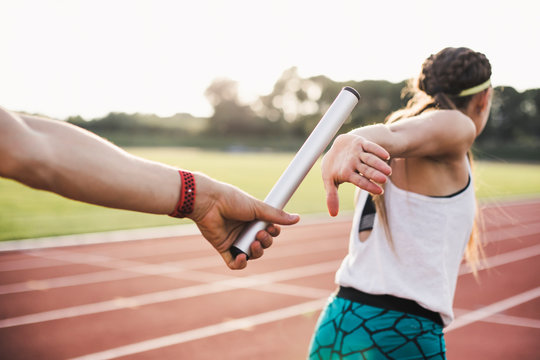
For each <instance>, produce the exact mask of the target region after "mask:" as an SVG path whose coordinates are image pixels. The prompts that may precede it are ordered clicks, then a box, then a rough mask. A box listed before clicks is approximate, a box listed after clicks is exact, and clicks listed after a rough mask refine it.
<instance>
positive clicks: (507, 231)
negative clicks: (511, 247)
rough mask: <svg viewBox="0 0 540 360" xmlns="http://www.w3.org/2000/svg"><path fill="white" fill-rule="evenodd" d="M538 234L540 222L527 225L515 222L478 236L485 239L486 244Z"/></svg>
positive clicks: (539, 232)
mask: <svg viewBox="0 0 540 360" xmlns="http://www.w3.org/2000/svg"><path fill="white" fill-rule="evenodd" d="M538 234H540V222H535V223H532V224H527V225H523V224H516V225H514V226H512V227H509V228H504V229H492V230H488V231H486V232H484V233H481V234H480V236H481V237H483V238H485V239H486V244H489V243H494V242H499V241H505V240H515V239H518V238H522V237H525V236H532V235H538Z"/></svg>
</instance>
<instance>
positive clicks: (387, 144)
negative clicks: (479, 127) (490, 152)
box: [322, 110, 476, 216]
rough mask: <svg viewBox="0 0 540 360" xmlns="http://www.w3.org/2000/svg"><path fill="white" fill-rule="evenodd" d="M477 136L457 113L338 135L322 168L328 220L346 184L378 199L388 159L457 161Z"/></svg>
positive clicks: (442, 112) (387, 171)
mask: <svg viewBox="0 0 540 360" xmlns="http://www.w3.org/2000/svg"><path fill="white" fill-rule="evenodd" d="M475 136H476V128H475V126H474V123H473V121H472V120H471V119H470V118H469V117H467V116H466V115H464V114H463V113H461V112H460V111H457V110H439V111H433V112H429V113H425V114H421V115H419V116H415V117H412V118H408V119H403V120H399V121H397V122H395V123H391V124H377V125H370V126H365V127H361V128H358V129H356V130H353V131H351V132H350V133H348V134H344V135H340V136H338V137H337V138H336V140H335V141H334V143H333V145H332V147H331V149H330V151H328V153H327V154H326V155H325V156H324V158H323V163H322V174H323V182H324V186H325V190H326V194H327V206H328V210H329V212H330V214H331V215H332V216H335V215H337V213H338V211H339V198H338V194H337V189H338V187H339V184H342V183H344V182H350V183H352V184H354V185H356V186H358V187H359V188H361V189H364V190H366V191H369V192H371V193H373V194H381V193H382V192H383V188H382V186H381V184H384V183H385V182H386V180H387V176H389V175H390V174H391V168H390V166H389V165H388V164H387V163H386V161H387V160H389V159H390V157H393V158H399V157H432V158H443V157H445V156H448V157H453V156H458V155H459V156H461V155H464V154H465V153H466V152H467V150H468V149H469V148H470V146H471V144H472V143H473V141H474V139H475Z"/></svg>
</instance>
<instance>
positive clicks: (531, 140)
mask: <svg viewBox="0 0 540 360" xmlns="http://www.w3.org/2000/svg"><path fill="white" fill-rule="evenodd" d="M343 86H352V87H354V88H355V89H357V90H358V92H359V93H360V94H361V100H360V103H359V105H358V106H357V107H356V108H355V109H354V111H353V112H352V114H351V116H350V118H349V119H348V120H347V122H346V123H345V124H344V126H343V127H342V129H341V130H340V133H343V132H347V131H349V130H351V129H353V128H356V127H359V126H363V125H368V124H373V123H379V122H382V121H384V119H385V118H386V116H387V115H388V114H390V113H391V112H392V111H395V110H397V109H399V108H401V107H403V106H405V104H406V103H407V101H408V100H409V98H408V97H407V96H403V95H402V90H403V89H404V88H405V86H406V81H402V82H399V83H391V82H388V81H382V80H378V81H374V80H365V81H347V82H336V81H333V80H332V79H329V78H327V77H325V76H322V75H320V76H314V77H309V78H302V77H300V76H299V75H298V71H297V69H296V68H295V67H292V68H290V69H287V70H286V71H284V72H283V74H282V75H281V77H280V78H279V79H278V80H277V81H276V83H275V84H274V87H273V90H272V92H271V93H270V94H267V95H263V96H260V97H258V99H256V100H255V101H253V102H251V103H249V104H246V103H243V102H242V101H241V100H240V98H239V94H238V83H237V82H235V81H233V80H231V79H216V80H214V81H213V82H212V84H211V85H210V86H209V87H208V88H207V90H206V91H205V96H206V97H207V99H208V101H209V102H210V104H211V105H212V106H213V109H214V113H213V115H212V116H210V117H208V118H197V117H194V116H192V115H190V114H185V113H183V114H176V115H174V116H171V117H167V118H161V117H158V116H156V115H151V114H126V113H110V114H108V115H107V116H105V117H103V118H99V119H93V120H91V121H86V120H85V119H82V118H81V117H71V118H69V119H68V121H69V122H71V123H73V124H76V125H78V126H81V127H83V128H86V129H88V130H90V131H93V132H95V133H97V134H99V135H101V136H104V137H107V138H109V139H111V140H112V141H113V142H115V143H117V144H118V145H121V146H137V145H139V146H152V145H155V146H163V145H165V146H202V147H214V148H222V149H223V148H231V147H232V148H234V149H237V148H249V149H252V150H257V149H261V148H270V149H274V150H276V149H284V150H294V149H297V148H298V146H299V145H300V144H301V143H302V142H303V141H304V140H305V138H306V137H307V136H308V135H309V134H310V133H311V131H312V130H313V128H314V127H315V126H316V124H317V122H318V121H319V120H320V118H321V117H322V115H323V114H324V112H325V111H326V110H327V109H328V107H329V106H330V104H331V103H332V101H333V100H334V99H335V97H336V95H337V94H338V93H339V91H340V90H341V88H342V87H343ZM476 152H477V156H480V157H484V158H485V157H487V158H489V157H492V158H509V159H510V158H513V159H523V160H540V89H530V90H527V91H524V92H518V91H516V90H515V89H514V88H512V87H496V88H495V89H494V96H493V104H492V109H491V114H490V119H489V121H488V124H487V126H486V129H485V130H484V132H483V133H482V135H481V136H480V137H479V138H478V141H477V151H476Z"/></svg>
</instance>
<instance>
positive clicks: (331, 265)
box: [0, 245, 540, 328]
mask: <svg viewBox="0 0 540 360" xmlns="http://www.w3.org/2000/svg"><path fill="white" fill-rule="evenodd" d="M539 252H540V245H535V246H532V247H529V248H525V249H520V250H516V251H513V252H510V253H504V254H501V255H497V256H494V257H491V258H488V259H487V263H488V264H489V265H490V267H495V266H500V265H504V264H507V263H509V262H512V261H519V260H523V259H526V258H529V257H533V256H537V255H538V254H539ZM340 263H341V261H340V260H336V261H330V262H326V263H321V264H315V265H307V266H303V267H299V268H290V269H284V270H278V271H275V272H271V273H266V274H260V275H253V276H249V277H245V278H236V277H234V278H225V279H223V280H221V281H217V282H211V283H207V284H202V285H195V286H189V287H184V288H178V289H172V290H165V291H160V292H153V293H149V294H143V295H136V296H131V297H126V298H123V301H118V299H116V300H109V301H102V302H96V303H91V304H84V305H77V306H73V307H68V308H62V309H57V310H50V311H45V312H41V313H34V314H28V315H22V316H17V317H12V318H7V319H3V320H0V328H4V327H12V326H19V325H27V324H34V323H38V322H43V321H51V320H59V319H64V318H69V317H75V316H82V315H90V314H96V313H101V312H106V311H112V310H120V309H125V308H130V307H133V306H142V305H150V304H156V303H160V302H165V301H173V300H179V299H185V298H188V297H194V296H202V295H207V294H214V293H218V292H224V291H229V290H232V289H233V288H260V289H261V290H264V289H263V288H261V287H262V286H264V285H267V284H272V283H276V282H279V281H286V280H291V279H297V278H302V277H306V276H313V275H318V274H324V273H328V272H334V271H335V270H336V269H337V267H338V266H339V264H340ZM143 268H144V267H143ZM165 269H167V271H168V272H172V271H173V270H172V269H171V267H169V266H167V267H165ZM463 269H465V270H463ZM468 272H470V270H467V269H466V268H462V272H461V274H460V275H463V274H466V273H468ZM184 275H185V276H186V277H187V278H193V276H195V275H196V274H192V273H187V274H184ZM203 275H205V276H206V274H204V273H203ZM171 276H181V273H176V274H175V273H172V274H171ZM212 276H214V275H212ZM205 279H208V280H210V278H204V277H203V279H201V280H205ZM275 289H276V292H281V291H285V290H279V288H278V287H275ZM266 291H269V288H267V290H266Z"/></svg>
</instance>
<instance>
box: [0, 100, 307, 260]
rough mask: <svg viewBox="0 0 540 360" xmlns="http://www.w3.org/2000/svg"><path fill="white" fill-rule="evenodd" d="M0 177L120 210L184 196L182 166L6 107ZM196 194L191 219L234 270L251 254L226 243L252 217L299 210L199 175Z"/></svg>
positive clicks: (257, 251) (161, 205)
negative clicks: (270, 203)
mask: <svg viewBox="0 0 540 360" xmlns="http://www.w3.org/2000/svg"><path fill="white" fill-rule="evenodd" d="M0 176H2V177H6V178H11V179H14V180H17V181H19V182H21V183H23V184H26V185H28V186H31V187H33V188H36V189H42V190H47V191H52V192H55V193H57V194H59V195H62V196H65V197H67V198H70V199H74V200H79V201H83V202H87V203H91V204H96V205H102V206H107V207H112V208H118V209H126V210H134V211H140V212H145V213H153V214H170V213H171V212H172V211H173V209H174V207H175V205H176V203H177V202H178V198H179V194H180V189H181V180H180V176H179V174H178V170H177V169H175V168H173V167H171V166H168V165H165V164H161V163H158V162H153V161H148V160H145V159H142V158H139V157H136V156H133V155H131V154H129V153H127V152H125V151H123V150H122V149H120V148H118V147H116V146H115V145H113V144H111V143H110V142H108V141H106V140H104V139H102V138H100V137H98V136H96V135H94V134H92V133H90V132H88V131H86V130H83V129H80V128H78V127H76V126H73V125H71V124H68V123H64V122H60V121H55V120H49V119H43V118H39V117H35V116H27V115H18V114H15V113H12V112H9V111H7V110H4V109H2V108H0ZM194 176H195V182H196V184H197V197H196V201H195V206H194V211H193V213H192V214H190V215H189V216H188V217H189V218H191V219H193V220H194V221H195V222H196V223H197V225H198V226H199V228H200V229H201V232H202V234H203V236H205V237H206V238H207V240H208V241H210V243H211V244H212V245H213V246H214V247H215V248H216V249H217V250H218V252H219V253H220V254H221V255H222V257H223V258H224V260H225V261H226V263H227V265H228V266H229V267H230V268H233V269H239V268H243V267H245V266H246V262H247V260H246V259H245V256H244V257H242V256H238V257H237V258H236V259H234V260H233V258H232V256H231V254H230V253H229V252H228V248H229V247H230V246H231V245H232V242H233V241H234V239H235V237H236V235H237V234H238V233H239V231H240V230H241V228H242V227H243V226H244V225H245V224H246V222H249V221H251V220H255V219H260V220H264V221H267V222H270V223H275V224H281V225H290V224H293V223H296V222H297V221H298V216H292V215H289V214H286V213H285V212H283V211H281V210H277V209H274V208H272V207H270V206H268V205H266V204H264V203H262V202H261V201H259V200H257V199H255V198H253V197H251V196H249V195H247V194H245V193H244V192H242V191H240V190H239V189H237V188H235V187H233V186H230V185H227V184H224V183H220V182H218V181H215V180H213V179H211V178H209V177H206V176H204V175H203V174H197V173H195V174H194ZM278 234H279V227H277V226H273V225H271V226H269V227H268V228H267V231H261V232H260V233H259V234H258V236H257V239H258V240H259V241H256V242H254V245H253V247H252V249H251V250H252V253H253V255H254V256H253V258H257V257H260V256H261V255H262V252H263V248H265V247H268V246H270V245H271V243H272V236H277V235H278Z"/></svg>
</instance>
